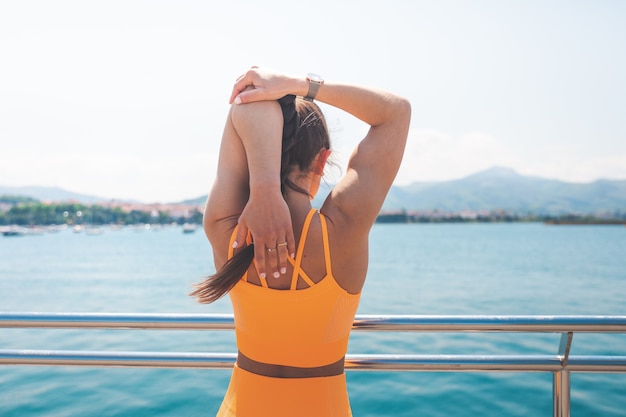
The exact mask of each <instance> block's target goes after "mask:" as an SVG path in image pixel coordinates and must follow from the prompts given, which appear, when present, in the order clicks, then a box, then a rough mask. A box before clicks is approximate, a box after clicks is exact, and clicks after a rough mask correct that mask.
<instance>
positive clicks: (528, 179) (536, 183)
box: [0, 167, 626, 215]
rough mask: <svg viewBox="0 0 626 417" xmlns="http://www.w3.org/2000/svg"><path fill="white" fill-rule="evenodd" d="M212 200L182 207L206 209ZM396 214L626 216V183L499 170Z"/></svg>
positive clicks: (411, 202) (424, 188) (394, 192)
mask: <svg viewBox="0 0 626 417" xmlns="http://www.w3.org/2000/svg"><path fill="white" fill-rule="evenodd" d="M330 187H331V186H327V185H324V184H322V187H321V189H320V193H319V195H318V196H317V197H316V198H315V200H313V206H315V207H320V206H321V204H322V202H323V201H324V198H325V197H326V195H327V193H328V191H329V190H330ZM6 194H9V195H21V196H27V197H32V198H36V199H38V200H42V201H67V200H73V201H78V202H81V203H85V204H92V203H97V202H99V201H104V200H106V199H104V198H99V197H95V196H89V195H82V194H78V193H72V192H70V191H66V190H63V189H61V188H51V187H2V186H0V195H6ZM206 198H207V197H206V195H203V196H200V197H198V198H195V199H190V200H185V201H183V202H181V203H184V204H194V205H203V204H204V202H205V201H206ZM383 210H384V211H396V210H409V211H412V210H442V211H451V212H458V211H463V210H473V211H480V210H506V211H508V212H512V213H517V214H527V213H533V214H540V215H541V214H568V213H598V212H601V211H622V212H624V211H626V180H597V181H594V182H591V183H570V182H564V181H558V180H553V179H546V178H539V177H532V176H525V175H520V174H518V173H517V172H515V171H514V170H512V169H510V168H502V167H494V168H490V169H488V170H485V171H481V172H478V173H475V174H472V175H469V176H467V177H465V178H461V179H457V180H452V181H440V182H417V183H414V184H411V185H408V186H402V187H399V186H394V187H392V188H391V190H390V191H389V195H388V196H387V199H386V200H385V204H384V206H383Z"/></svg>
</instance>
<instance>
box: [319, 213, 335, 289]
mask: <svg viewBox="0 0 626 417" xmlns="http://www.w3.org/2000/svg"><path fill="white" fill-rule="evenodd" d="M320 223H321V226H322V240H323V241H324V260H325V262H326V276H331V277H332V276H333V272H332V269H331V268H330V264H331V262H330V241H329V240H328V225H327V224H326V217H325V216H324V215H323V214H322V213H320Z"/></svg>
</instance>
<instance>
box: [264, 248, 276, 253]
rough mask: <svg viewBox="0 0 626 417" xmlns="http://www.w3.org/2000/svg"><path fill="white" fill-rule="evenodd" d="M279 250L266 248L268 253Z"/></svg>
mask: <svg viewBox="0 0 626 417" xmlns="http://www.w3.org/2000/svg"><path fill="white" fill-rule="evenodd" d="M276 249H277V248H265V250H266V251H268V252H274V251H275V250H276Z"/></svg>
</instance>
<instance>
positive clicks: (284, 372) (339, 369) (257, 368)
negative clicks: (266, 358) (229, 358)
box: [237, 351, 345, 378]
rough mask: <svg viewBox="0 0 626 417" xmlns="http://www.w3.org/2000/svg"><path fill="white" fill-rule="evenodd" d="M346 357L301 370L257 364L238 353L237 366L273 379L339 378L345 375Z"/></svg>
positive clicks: (291, 367)
mask: <svg viewBox="0 0 626 417" xmlns="http://www.w3.org/2000/svg"><path fill="white" fill-rule="evenodd" d="M344 362H345V357H344V358H341V359H339V360H338V361H337V362H334V363H331V364H328V365H323V366H316V367H314V368H301V367H298V366H287V365H275V364H269V363H263V362H257V361H255V360H254V359H251V358H249V357H247V356H246V355H244V354H243V353H241V351H239V352H238V355H237V366H239V368H241V369H243V370H245V371H248V372H251V373H253V374H257V375H262V376H267V377H271V378H316V377H325V376H337V375H342V374H343V373H344Z"/></svg>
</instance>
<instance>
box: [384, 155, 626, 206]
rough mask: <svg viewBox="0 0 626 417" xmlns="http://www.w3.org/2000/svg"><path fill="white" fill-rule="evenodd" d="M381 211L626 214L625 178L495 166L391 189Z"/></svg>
mask: <svg viewBox="0 0 626 417" xmlns="http://www.w3.org/2000/svg"><path fill="white" fill-rule="evenodd" d="M384 208H385V209H386V210H397V209H407V210H433V209H440V210H445V211H460V210H475V211H476V210H494V209H502V210H506V211H510V212H515V213H529V212H532V213H535V214H563V213H596V212H599V211H616V210H622V211H623V210H626V180H598V181H594V182H591V183H569V182H564V181H558V180H552V179H545V178H539V177H531V176H524V175H520V174H518V173H517V172H515V171H514V170H512V169H510V168H501V167H495V168H491V169H488V170H486V171H482V172H478V173H476V174H473V175H470V176H468V177H465V178H461V179H458V180H453V181H443V182H436V183H415V184H412V185H410V186H407V187H398V189H396V190H393V191H392V192H391V193H390V194H389V197H388V199H387V201H386V202H385V207H384Z"/></svg>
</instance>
